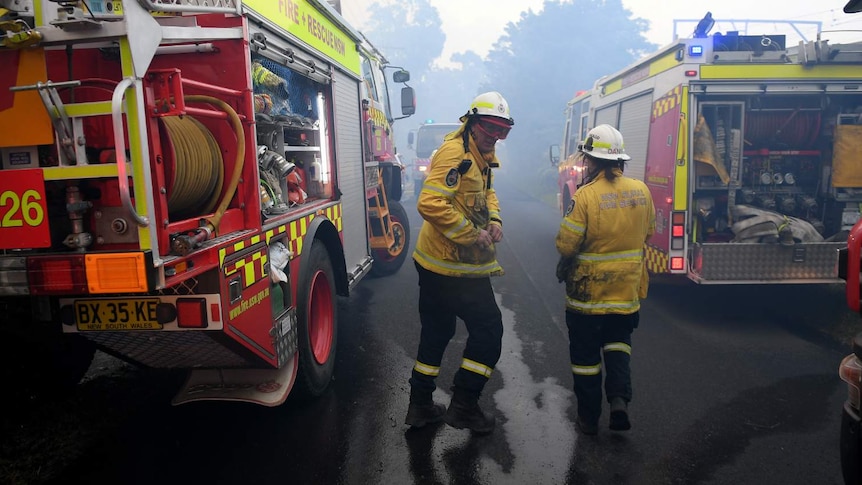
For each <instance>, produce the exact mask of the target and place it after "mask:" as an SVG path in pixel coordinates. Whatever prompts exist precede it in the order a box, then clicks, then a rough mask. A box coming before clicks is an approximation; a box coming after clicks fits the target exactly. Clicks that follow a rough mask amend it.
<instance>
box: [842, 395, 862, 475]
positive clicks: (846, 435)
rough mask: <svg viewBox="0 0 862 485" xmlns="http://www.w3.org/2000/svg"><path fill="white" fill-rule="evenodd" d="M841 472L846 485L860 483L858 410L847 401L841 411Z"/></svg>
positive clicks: (861, 445)
mask: <svg viewBox="0 0 862 485" xmlns="http://www.w3.org/2000/svg"><path fill="white" fill-rule="evenodd" d="M841 473H842V475H843V476H844V483H845V484H847V485H850V484H857V483H862V482H860V480H862V431H860V419H859V412H858V411H857V410H854V409H853V408H852V407H851V406H850V404H849V403H848V402H845V403H844V409H843V411H842V413H841Z"/></svg>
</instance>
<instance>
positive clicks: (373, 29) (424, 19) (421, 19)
mask: <svg viewBox="0 0 862 485" xmlns="http://www.w3.org/2000/svg"><path fill="white" fill-rule="evenodd" d="M369 10H370V11H371V12H373V15H372V16H371V19H370V20H369V22H368V28H367V29H365V30H366V31H367V32H365V33H366V35H367V36H368V38H369V39H371V41H372V42H373V43H374V45H376V46H377V47H378V48H379V49H380V50H381V51H382V52H383V54H384V55H385V56H386V58H387V59H388V60H389V62H390V63H392V64H393V65H396V66H404V67H406V68H407V69H408V70H410V71H411V75H413V77H414V79H416V78H417V75H418V76H421V75H423V74H424V71H426V70H428V69H430V66H431V63H432V62H433V61H434V59H436V58H438V57H439V56H440V53H441V52H443V43H444V42H445V40H446V36H445V34H443V29H442V28H441V27H440V25H441V21H440V14H439V12H437V9H436V8H434V7H433V6H431V3H430V2H429V0H400V1H397V2H395V3H390V2H382V1H377V2H374V3H373V4H371V6H370V7H369Z"/></svg>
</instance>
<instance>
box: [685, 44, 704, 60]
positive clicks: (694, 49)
mask: <svg viewBox="0 0 862 485" xmlns="http://www.w3.org/2000/svg"><path fill="white" fill-rule="evenodd" d="M688 55H690V56H691V57H700V56H702V55H703V46H702V45H690V46H688Z"/></svg>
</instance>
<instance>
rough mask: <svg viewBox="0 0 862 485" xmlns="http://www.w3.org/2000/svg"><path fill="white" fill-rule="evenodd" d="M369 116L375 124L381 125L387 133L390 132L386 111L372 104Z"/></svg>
mask: <svg viewBox="0 0 862 485" xmlns="http://www.w3.org/2000/svg"><path fill="white" fill-rule="evenodd" d="M368 117H369V118H370V119H371V122H372V123H374V126H379V127H381V128H383V131H384V132H385V133H389V120H388V119H387V118H386V113H384V112H383V111H380V110H379V109H377V108H375V107H374V106H372V107H370V108H369V109H368Z"/></svg>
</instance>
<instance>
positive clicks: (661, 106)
mask: <svg viewBox="0 0 862 485" xmlns="http://www.w3.org/2000/svg"><path fill="white" fill-rule="evenodd" d="M680 103H682V87H681V86H677V87H675V88H673V89H671V90H670V91H668V92H667V94H665V95H664V96H662V97H661V98H660V99H658V100H656V101H655V102H654V103H653V105H652V119H653V120H655V119H657V118H659V117H660V116H662V115H664V114H665V113H668V112H670V111H671V110H672V109H674V108H675V107H676V106H677V105H679V104H680Z"/></svg>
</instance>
